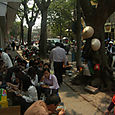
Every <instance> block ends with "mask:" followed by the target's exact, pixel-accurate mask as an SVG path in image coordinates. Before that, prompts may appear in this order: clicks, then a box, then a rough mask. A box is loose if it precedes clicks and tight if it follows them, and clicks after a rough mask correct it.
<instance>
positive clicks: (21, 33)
mask: <svg viewBox="0 0 115 115" xmlns="http://www.w3.org/2000/svg"><path fill="white" fill-rule="evenodd" d="M17 16H18V17H19V19H20V20H21V24H20V43H21V44H24V29H23V23H24V9H23V7H22V5H20V8H19V10H18V13H17Z"/></svg>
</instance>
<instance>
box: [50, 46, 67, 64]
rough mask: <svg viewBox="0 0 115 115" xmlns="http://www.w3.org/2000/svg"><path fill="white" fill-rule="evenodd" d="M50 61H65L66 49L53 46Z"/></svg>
mask: <svg viewBox="0 0 115 115" xmlns="http://www.w3.org/2000/svg"><path fill="white" fill-rule="evenodd" d="M49 58H50V61H54V62H65V61H66V51H65V50H64V49H63V48H61V47H59V46H57V47H56V48H53V49H52V50H51V53H50V57H49Z"/></svg>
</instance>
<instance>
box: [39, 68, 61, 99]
mask: <svg viewBox="0 0 115 115" xmlns="http://www.w3.org/2000/svg"><path fill="white" fill-rule="evenodd" d="M58 89H59V85H58V81H57V78H56V76H55V75H52V74H50V69H49V68H46V69H44V75H43V77H42V78H41V85H40V88H39V96H40V95H41V93H45V96H46V97H48V96H50V95H51V94H57V93H58Z"/></svg>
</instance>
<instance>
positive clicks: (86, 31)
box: [82, 26, 94, 39]
mask: <svg viewBox="0 0 115 115" xmlns="http://www.w3.org/2000/svg"><path fill="white" fill-rule="evenodd" d="M93 34H94V29H93V28H92V27H91V26H86V27H85V28H84V29H83V32H82V36H83V39H88V38H91V37H92V36H93Z"/></svg>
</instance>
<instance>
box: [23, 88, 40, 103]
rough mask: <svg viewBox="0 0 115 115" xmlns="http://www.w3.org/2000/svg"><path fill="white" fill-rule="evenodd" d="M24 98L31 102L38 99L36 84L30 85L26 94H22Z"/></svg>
mask: <svg viewBox="0 0 115 115" xmlns="http://www.w3.org/2000/svg"><path fill="white" fill-rule="evenodd" d="M22 98H23V99H25V100H26V102H28V103H31V102H34V101H37V100H38V95H37V90H36V88H35V86H30V87H29V88H28V91H27V92H26V95H23V96H22Z"/></svg>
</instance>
